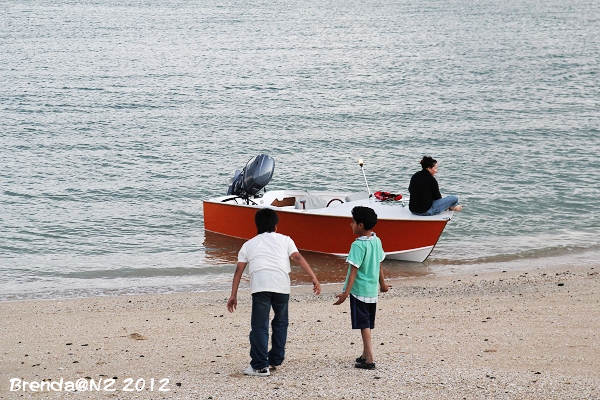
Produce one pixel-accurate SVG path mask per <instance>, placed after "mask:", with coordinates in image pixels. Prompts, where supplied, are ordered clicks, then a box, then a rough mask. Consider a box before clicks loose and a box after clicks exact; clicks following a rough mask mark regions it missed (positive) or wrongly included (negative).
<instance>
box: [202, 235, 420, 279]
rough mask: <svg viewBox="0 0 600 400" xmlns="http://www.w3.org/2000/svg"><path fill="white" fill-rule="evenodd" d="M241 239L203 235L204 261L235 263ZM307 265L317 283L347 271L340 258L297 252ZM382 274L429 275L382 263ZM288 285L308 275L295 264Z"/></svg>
mask: <svg viewBox="0 0 600 400" xmlns="http://www.w3.org/2000/svg"><path fill="white" fill-rule="evenodd" d="M244 242H245V240H244V239H237V238H232V237H229V236H224V235H220V234H217V233H213V232H205V240H204V248H205V252H206V259H207V261H209V262H211V263H217V264H236V263H237V254H238V251H239V250H240V247H242V244H244ZM300 252H301V253H302V255H303V256H304V258H306V261H308V264H309V265H310V266H311V268H312V269H313V271H314V272H315V274H316V275H317V277H318V278H319V281H320V282H321V283H336V282H339V283H342V282H343V281H344V279H345V278H346V274H347V272H348V264H347V263H346V261H345V258H344V257H338V256H334V255H330V254H321V253H313V252H310V251H304V250H301V251H300ZM382 266H383V271H384V274H385V277H386V278H387V279H393V278H405V277H413V276H423V275H428V274H430V271H429V269H428V268H427V267H426V266H425V264H422V263H415V262H406V261H396V260H384V261H383V263H382ZM290 279H291V281H292V285H300V284H305V283H310V279H309V278H308V276H307V275H306V274H305V273H304V272H303V271H302V269H301V268H300V267H299V266H298V265H293V264H292V272H291V273H290Z"/></svg>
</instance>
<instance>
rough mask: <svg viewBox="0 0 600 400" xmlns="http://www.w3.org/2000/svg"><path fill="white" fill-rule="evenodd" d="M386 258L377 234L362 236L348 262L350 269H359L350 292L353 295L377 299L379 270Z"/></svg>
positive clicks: (346, 283)
mask: <svg viewBox="0 0 600 400" xmlns="http://www.w3.org/2000/svg"><path fill="white" fill-rule="evenodd" d="M384 258H385V253H384V252H383V247H382V246H381V239H379V238H378V237H377V236H376V235H375V233H373V236H371V237H366V236H361V237H359V238H357V239H356V240H355V241H354V242H353V243H352V246H351V247H350V253H349V254H348V258H346V262H348V263H349V264H350V265H351V267H350V268H358V271H357V273H356V279H355V280H354V285H352V289H351V290H350V293H351V294H353V295H355V296H362V297H377V294H378V293H379V268H380V263H381V262H382V261H383V259H384ZM350 268H348V275H347V276H346V282H345V283H344V290H346V286H347V285H348V278H349V277H350V271H351V269H350Z"/></svg>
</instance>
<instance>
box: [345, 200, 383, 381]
mask: <svg viewBox="0 0 600 400" xmlns="http://www.w3.org/2000/svg"><path fill="white" fill-rule="evenodd" d="M375 224H377V214H376V213H375V211H373V209H372V208H369V207H362V206H358V207H354V208H353V209H352V222H351V223H350V226H351V227H352V232H353V233H354V234H355V235H358V238H357V239H356V240H355V241H354V242H353V243H352V246H351V247H350V253H349V254H348V258H347V259H346V261H347V262H348V264H350V265H349V266H348V275H347V276H346V282H345V283H344V293H341V294H337V295H335V297H337V298H338V301H336V302H335V303H334V305H336V306H337V305H340V304H342V303H343V302H344V301H346V298H347V297H348V296H350V295H351V296H350V315H351V318H352V329H360V334H361V336H362V341H363V352H362V355H361V356H360V357H358V358H357V359H356V363H355V364H354V366H355V367H356V368H362V369H375V362H374V361H373V346H372V344H371V330H372V329H373V328H375V311H376V310H377V295H378V291H377V285H378V284H379V289H380V290H381V291H382V292H387V291H388V290H389V289H390V288H391V287H392V286H391V285H388V284H386V283H385V278H384V277H383V269H382V268H381V265H380V263H381V261H383V259H384V258H385V253H384V252H383V247H382V246H381V240H380V239H379V238H378V237H377V236H376V235H375V233H374V232H373V231H372V230H373V227H374V226H375Z"/></svg>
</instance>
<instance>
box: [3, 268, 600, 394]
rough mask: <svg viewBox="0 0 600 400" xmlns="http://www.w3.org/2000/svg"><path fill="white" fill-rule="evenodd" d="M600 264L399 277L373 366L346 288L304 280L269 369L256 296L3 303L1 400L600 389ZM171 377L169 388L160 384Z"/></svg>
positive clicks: (382, 309)
mask: <svg viewBox="0 0 600 400" xmlns="http://www.w3.org/2000/svg"><path fill="white" fill-rule="evenodd" d="M598 272H600V266H598V267H595V268H592V267H590V266H586V267H572V268H560V269H552V268H547V269H545V270H543V271H542V270H539V269H538V270H532V271H525V272H524V271H516V272H506V273H502V272H492V273H485V274H479V275H463V276H459V275H452V276H446V277H440V276H425V277H418V278H408V279H399V280H395V281H392V282H391V283H392V284H393V286H394V287H393V289H392V290H391V291H390V292H389V293H386V294H384V295H382V296H381V298H380V302H379V305H378V315H377V321H376V327H375V330H374V332H373V335H374V345H375V346H374V347H375V361H376V362H377V369H376V370H374V371H364V370H357V369H355V368H354V364H353V359H354V358H355V357H357V356H358V355H360V353H361V341H360V333H359V331H352V330H351V329H350V315H349V310H348V307H349V306H348V303H345V304H343V305H342V306H336V307H334V306H333V305H332V303H333V302H334V298H333V296H334V293H336V292H337V291H339V290H340V288H341V287H340V285H325V286H324V287H323V289H324V290H323V293H322V294H321V296H319V297H315V296H314V295H313V294H312V293H311V292H310V288H309V287H298V288H294V290H293V293H292V295H291V300H290V322H291V325H290V328H289V335H288V345H287V358H286V361H285V362H284V364H283V365H282V366H281V367H279V368H278V369H277V370H276V371H274V372H273V374H272V375H271V376H270V377H247V376H244V375H242V373H241V370H242V369H243V368H245V367H246V366H247V365H248V362H249V356H248V351H249V344H248V333H249V322H250V295H249V293H248V292H244V291H241V292H240V296H239V300H240V303H239V306H238V311H237V312H236V313H235V314H229V313H228V312H227V310H226V308H225V304H226V300H227V297H228V295H229V293H224V292H213V293H186V294H173V295H150V296H120V297H103V298H87V299H72V300H53V301H18V302H3V303H0V316H1V317H0V318H1V326H0V351H1V354H2V357H1V361H0V399H13V398H33V399H42V398H67V399H70V398H77V399H88V398H92V399H114V398H119V399H120V398H125V399H132V398H139V399H162V398H168V399H273V398H275V399H279V398H281V399H296V398H331V399H371V398H375V399H383V398H392V399H411V398H423V399H437V398H450V399H463V398H466V399H598V398H600V345H599V344H598V336H599V334H600V320H599V319H598V311H599V310H600V303H599V301H600V276H599V275H598ZM11 378H18V379H20V382H21V385H22V381H26V382H38V383H39V382H44V381H45V382H48V383H47V384H46V385H49V383H54V384H55V388H56V387H58V386H57V385H58V383H59V382H60V380H61V379H62V380H63V385H65V382H69V381H71V382H76V381H77V380H78V379H81V378H83V379H84V380H85V382H86V383H87V384H89V382H90V381H91V380H93V381H94V382H98V381H99V380H106V379H113V378H114V379H115V383H114V385H113V386H111V388H114V389H116V390H115V391H112V392H109V391H103V390H100V391H98V390H94V391H90V390H89V388H88V390H87V391H78V392H66V391H62V392H58V391H48V390H47V389H45V391H43V392H34V391H32V390H31V387H30V386H28V387H27V390H25V391H23V390H20V391H17V392H15V391H10V388H11V383H10V379H11ZM128 378H130V379H132V384H131V385H129V386H127V383H128V382H129V381H127V379H128ZM165 378H166V379H168V380H169V381H168V383H167V384H166V385H165V388H168V389H169V391H168V392H161V391H158V389H159V387H160V386H161V385H162V383H161V380H162V379H165ZM141 379H143V381H142V380H141ZM152 379H154V387H153V388H152V389H153V390H150V389H151V388H150V385H151V384H152V381H151V380H152ZM136 383H137V385H138V387H139V388H141V387H142V383H143V384H144V385H145V387H144V389H143V390H142V391H139V392H138V391H136V390H135V385H136ZM80 384H81V383H80ZM103 385H104V383H103ZM84 386H85V384H84ZM101 387H102V386H101ZM34 388H35V383H34ZM125 388H132V389H134V391H124V390H123V389H125Z"/></svg>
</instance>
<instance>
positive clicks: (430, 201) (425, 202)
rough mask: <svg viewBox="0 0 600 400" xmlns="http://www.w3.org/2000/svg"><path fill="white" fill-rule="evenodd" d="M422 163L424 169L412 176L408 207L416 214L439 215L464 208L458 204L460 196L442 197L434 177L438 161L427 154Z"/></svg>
mask: <svg viewBox="0 0 600 400" xmlns="http://www.w3.org/2000/svg"><path fill="white" fill-rule="evenodd" d="M420 164H421V167H422V168H423V169H422V170H421V171H419V172H417V173H415V174H414V175H413V176H412V178H410V185H409V186H408V191H409V192H410V201H409V204H408V209H409V210H410V211H411V212H412V213H413V214H415V215H437V214H439V213H441V212H442V211H445V210H451V211H460V210H462V206H461V205H460V204H458V196H447V197H444V198H442V195H441V194H440V188H439V186H438V183H437V180H436V179H435V178H434V177H433V176H434V175H435V174H436V173H437V169H438V163H437V161H436V160H434V159H433V158H431V157H429V156H425V157H423V159H422V160H421V162H420Z"/></svg>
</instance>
